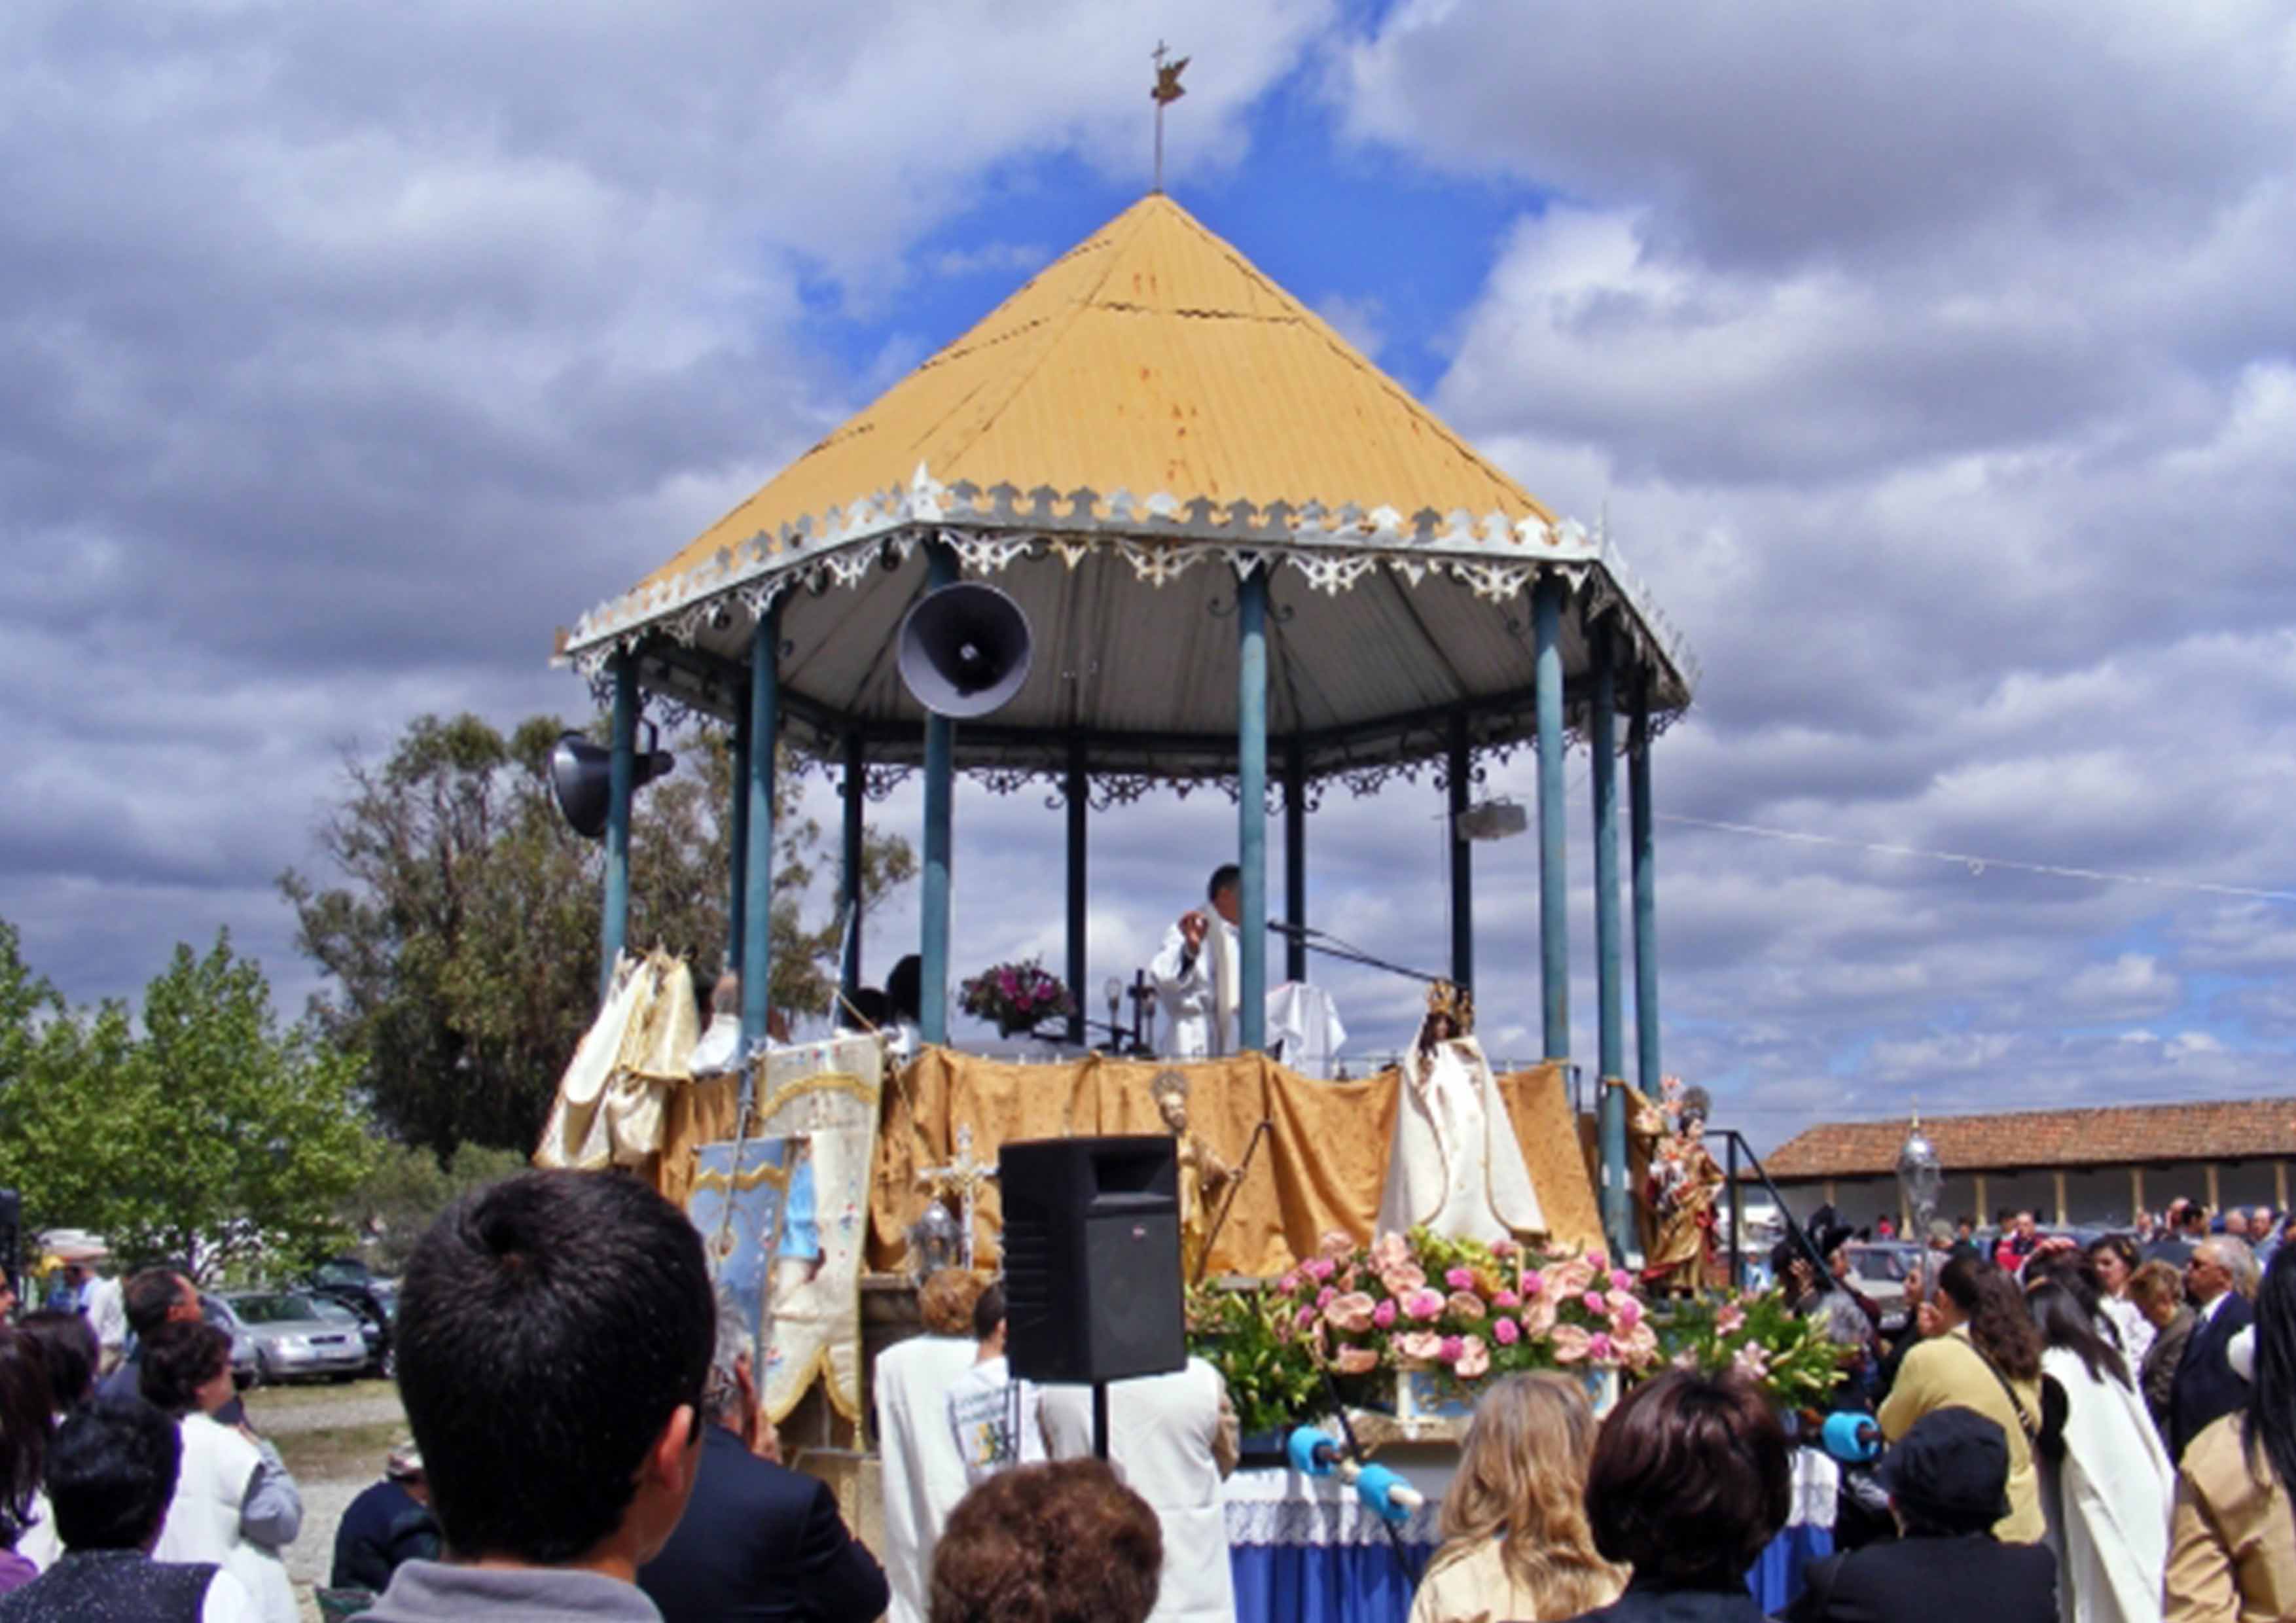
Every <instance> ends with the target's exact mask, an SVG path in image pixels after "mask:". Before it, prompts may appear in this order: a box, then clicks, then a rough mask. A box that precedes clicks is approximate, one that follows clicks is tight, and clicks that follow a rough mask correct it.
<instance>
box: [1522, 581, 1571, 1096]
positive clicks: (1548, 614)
mask: <svg viewBox="0 0 2296 1623" xmlns="http://www.w3.org/2000/svg"><path fill="white" fill-rule="evenodd" d="M1565 590H1566V588H1565V587H1564V586H1563V584H1562V580H1561V579H1560V578H1557V577H1555V576H1553V575H1550V576H1547V577H1546V578H1545V579H1543V580H1541V581H1540V582H1539V583H1538V590H1537V592H1536V593H1535V594H1534V596H1533V602H1532V608H1533V611H1534V612H1533V615H1532V628H1531V635H1532V639H1533V645H1534V647H1535V648H1536V650H1537V662H1536V663H1535V664H1534V665H1533V667H1532V687H1533V695H1534V698H1535V700H1536V701H1537V706H1538V986H1539V1003H1540V1013H1541V1025H1542V1026H1543V1028H1544V1031H1545V1035H1546V1057H1547V1058H1548V1059H1550V1060H1564V1059H1568V1058H1570V914H1569V913H1568V911H1567V909H1568V906H1569V902H1570V898H1569V897H1568V896H1567V894H1566V887H1567V885H1568V882H1569V879H1570V874H1569V872H1568V870H1567V869H1566V867H1565V865H1564V863H1563V848H1562V598H1563V594H1564V592H1565Z"/></svg>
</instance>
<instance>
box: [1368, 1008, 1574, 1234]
mask: <svg viewBox="0 0 2296 1623" xmlns="http://www.w3.org/2000/svg"><path fill="white" fill-rule="evenodd" d="M1473 1029H1474V1007H1473V1004H1472V1000H1471V999H1470V998H1469V996H1468V995H1467V994H1466V993H1465V992H1464V991H1463V990H1461V989H1460V988H1456V987H1454V986H1452V985H1451V984H1450V983H1449V982H1447V981H1438V982H1436V984H1435V985H1434V986H1433V987H1432V988H1430V989H1429V991H1428V994H1427V1018H1426V1021H1425V1022H1424V1023H1423V1024H1422V1026H1421V1027H1420V1029H1419V1038H1418V1040H1417V1041H1416V1042H1415V1043H1413V1044H1412V1045H1411V1048H1410V1050H1409V1052H1407V1053H1405V1054H1404V1056H1403V1062H1402V1066H1401V1070H1402V1072H1403V1081H1402V1087H1403V1096H1402V1097H1401V1098H1400V1099H1398V1101H1396V1109H1395V1133H1394V1136H1393V1137H1392V1138H1390V1140H1389V1141H1388V1149H1387V1183H1386V1186H1385V1188H1384V1189H1383V1190H1382V1193H1381V1195H1380V1201H1379V1218H1378V1222H1377V1224H1376V1225H1375V1226H1374V1231H1373V1232H1374V1234H1408V1233H1409V1232H1410V1231H1411V1230H1412V1229H1414V1228H1426V1229H1430V1230H1431V1231H1433V1232H1434V1233H1435V1234H1439V1235H1440V1236H1441V1237H1443V1238H1444V1239H1446V1240H1480V1241H1483V1242H1490V1241H1493V1240H1513V1239H1522V1238H1525V1237H1528V1236H1530V1235H1537V1234H1545V1233H1546V1216H1545V1214H1544V1213H1543V1212H1542V1211H1541V1210H1540V1209H1539V1204H1538V1192H1537V1191H1536V1190H1534V1189H1533V1188H1532V1187H1531V1182H1530V1168H1529V1167H1528V1166H1526V1165H1525V1164H1524V1162H1523V1159H1522V1144H1521V1141H1520V1140H1518V1139H1517V1138H1516V1137H1515V1133H1514V1119H1513V1117H1512V1116H1510V1115H1509V1114H1508V1113H1507V1107H1506V1098H1505V1095H1504V1094H1501V1093H1500V1092H1499V1087H1498V1079H1497V1078H1496V1077H1494V1076H1492V1075H1491V1068H1490V1064H1489V1062H1488V1061H1486V1060H1485V1059H1484V1058H1483V1049H1482V1045H1481V1044H1480V1043H1478V1042H1477V1041H1476V1040H1475V1039H1474V1037H1472V1035H1471V1034H1472V1030H1473Z"/></svg>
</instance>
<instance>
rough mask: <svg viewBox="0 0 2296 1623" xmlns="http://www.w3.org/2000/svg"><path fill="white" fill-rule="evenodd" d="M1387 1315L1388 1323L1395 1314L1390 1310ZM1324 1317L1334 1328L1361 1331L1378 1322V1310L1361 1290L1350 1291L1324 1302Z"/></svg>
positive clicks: (1392, 1319)
mask: <svg viewBox="0 0 2296 1623" xmlns="http://www.w3.org/2000/svg"><path fill="white" fill-rule="evenodd" d="M1324 1318H1325V1319H1327V1320H1328V1321H1330V1323H1331V1325H1332V1327H1333V1329H1335V1330H1348V1331H1356V1332H1361V1331H1365V1330H1369V1329H1370V1328H1371V1327H1372V1326H1373V1325H1374V1324H1377V1323H1378V1322H1379V1310H1378V1309H1377V1308H1376V1307H1373V1306H1372V1300H1371V1298H1369V1297H1368V1296H1365V1294H1364V1293H1363V1292H1362V1291H1349V1292H1348V1293H1347V1294H1346V1295H1344V1296H1335V1297H1333V1299H1331V1300H1330V1301H1329V1302H1327V1303H1325V1304H1324ZM1394 1318H1395V1315H1394V1314H1393V1313H1392V1312H1390V1313H1389V1314H1388V1320H1389V1322H1390V1323H1392V1322H1393V1321H1394ZM1384 1328H1385V1326H1384V1325H1382V1329H1384Z"/></svg>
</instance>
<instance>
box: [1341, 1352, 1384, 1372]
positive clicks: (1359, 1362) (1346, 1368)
mask: <svg viewBox="0 0 2296 1623" xmlns="http://www.w3.org/2000/svg"><path fill="white" fill-rule="evenodd" d="M1332 1364H1333V1368H1335V1369H1337V1370H1338V1371H1339V1373H1341V1374H1342V1375H1368V1374H1370V1373H1372V1371H1374V1370H1375V1369H1377V1368H1378V1367H1379V1355H1378V1354H1377V1353H1375V1352H1374V1351H1372V1349H1371V1348H1368V1347H1342V1348H1340V1356H1339V1357H1336V1358H1334V1359H1333V1360H1332Z"/></svg>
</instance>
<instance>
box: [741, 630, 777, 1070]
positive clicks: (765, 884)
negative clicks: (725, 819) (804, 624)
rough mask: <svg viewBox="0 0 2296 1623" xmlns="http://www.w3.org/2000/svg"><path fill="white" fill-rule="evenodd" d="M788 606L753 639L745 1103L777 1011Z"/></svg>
mask: <svg viewBox="0 0 2296 1623" xmlns="http://www.w3.org/2000/svg"><path fill="white" fill-rule="evenodd" d="M781 657H782V605H781V600H780V599H779V598H775V600H774V601H773V602H770V603H768V604H767V606H766V609H765V611H764V612H763V613H761V614H759V615H758V625H757V628H756V629H755V630H754V631H752V632H751V633H750V760H749V770H748V772H747V773H746V774H745V775H744V780H743V783H742V792H743V794H744V795H745V797H746V798H747V799H748V800H749V803H750V809H749V816H748V817H747V818H746V820H745V826H744V827H743V829H742V833H743V834H744V835H745V836H746V837H747V839H746V843H747V845H748V848H749V857H748V858H747V860H746V861H745V862H744V863H743V864H742V882H743V883H744V884H745V885H746V886H747V887H748V889H749V899H748V900H747V901H746V902H744V903H743V904H742V1078H743V1080H742V1099H743V1102H745V1103H746V1102H748V1098H749V1093H750V1084H749V1080H748V1078H749V1053H750V1047H751V1045H754V1044H758V1043H762V1042H765V1041H766V1040H767V1016H768V1015H769V1014H770V1013H771V1012H772V1010H773V1006H774V756H775V752H776V750H777V748H778V746H779V744H780V742H781V720H782V713H781V706H782V682H781Z"/></svg>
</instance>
